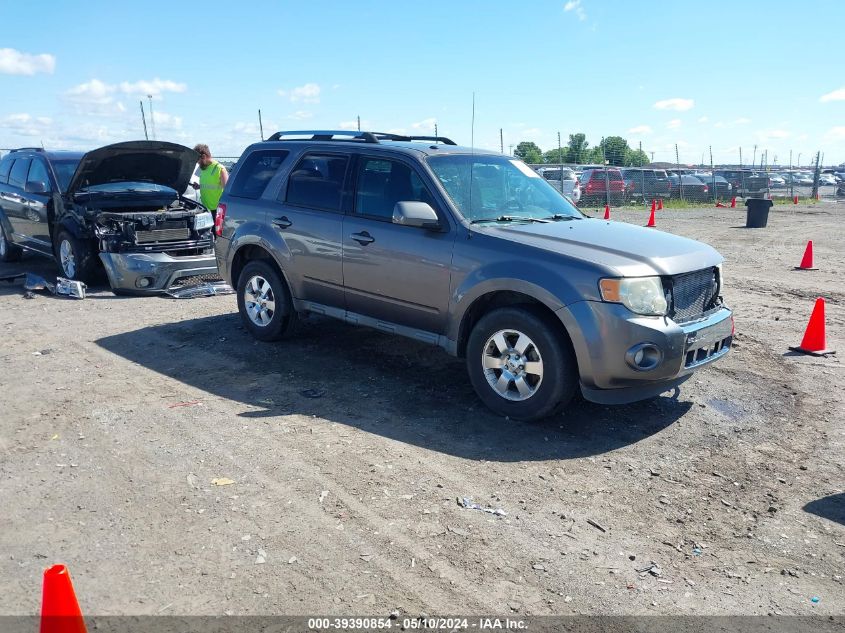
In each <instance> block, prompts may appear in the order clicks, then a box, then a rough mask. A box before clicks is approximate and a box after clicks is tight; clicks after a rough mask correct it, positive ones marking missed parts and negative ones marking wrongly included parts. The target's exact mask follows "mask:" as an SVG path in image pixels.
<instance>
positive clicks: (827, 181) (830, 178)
mask: <svg viewBox="0 0 845 633" xmlns="http://www.w3.org/2000/svg"><path fill="white" fill-rule="evenodd" d="M819 184H820V185H822V186H825V187H830V186H832V185H836V177H835V176H834V175H833V174H821V175H820V176H819Z"/></svg>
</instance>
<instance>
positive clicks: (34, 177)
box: [26, 159, 51, 192]
mask: <svg viewBox="0 0 845 633" xmlns="http://www.w3.org/2000/svg"><path fill="white" fill-rule="evenodd" d="M26 181H27V182H41V183H44V189H43V191H44V192H47V191H50V189H51V187H50V177H49V176H48V175H47V167H45V165H44V163H42V162H41V161H40V160H37V159H36V160H33V161H32V165H31V166H30V168H29V175H28V176H27V177H26Z"/></svg>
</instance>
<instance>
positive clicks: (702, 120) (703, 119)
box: [698, 116, 710, 123]
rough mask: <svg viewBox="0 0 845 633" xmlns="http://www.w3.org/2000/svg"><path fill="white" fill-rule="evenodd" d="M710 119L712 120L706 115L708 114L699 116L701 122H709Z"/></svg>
mask: <svg viewBox="0 0 845 633" xmlns="http://www.w3.org/2000/svg"><path fill="white" fill-rule="evenodd" d="M709 120H710V119H709V117H706V116H701V117H698V122H699V123H707V122H708V121H709Z"/></svg>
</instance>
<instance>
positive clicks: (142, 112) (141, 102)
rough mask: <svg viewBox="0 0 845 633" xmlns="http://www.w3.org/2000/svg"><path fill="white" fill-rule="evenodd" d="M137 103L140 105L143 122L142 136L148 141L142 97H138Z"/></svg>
mask: <svg viewBox="0 0 845 633" xmlns="http://www.w3.org/2000/svg"><path fill="white" fill-rule="evenodd" d="M138 105H140V106H141V123H143V124H144V138H145V139H147V140H148V141H149V140H150V135H149V134H147V119H146V117H145V116H144V100H143V99H140V100H139V101H138Z"/></svg>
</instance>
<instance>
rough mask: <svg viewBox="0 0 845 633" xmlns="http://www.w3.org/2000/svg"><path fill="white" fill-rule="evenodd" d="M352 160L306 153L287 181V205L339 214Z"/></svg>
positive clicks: (344, 157) (343, 157)
mask: <svg viewBox="0 0 845 633" xmlns="http://www.w3.org/2000/svg"><path fill="white" fill-rule="evenodd" d="M348 163H349V158H348V157H346V156H332V155H324V154H306V155H305V156H303V157H302V159H301V160H300V161H299V163H297V165H296V167H294V168H293V171H292V172H291V174H290V177H289V178H288V191H287V199H286V201H287V202H288V204H297V205H301V206H303V207H312V208H315V209H325V210H327V211H339V210H340V200H341V193H342V189H343V179H344V177H345V176H346V167H347V165H348Z"/></svg>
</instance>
